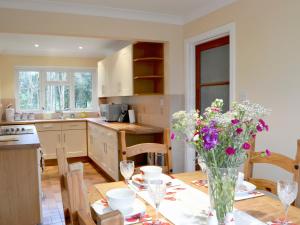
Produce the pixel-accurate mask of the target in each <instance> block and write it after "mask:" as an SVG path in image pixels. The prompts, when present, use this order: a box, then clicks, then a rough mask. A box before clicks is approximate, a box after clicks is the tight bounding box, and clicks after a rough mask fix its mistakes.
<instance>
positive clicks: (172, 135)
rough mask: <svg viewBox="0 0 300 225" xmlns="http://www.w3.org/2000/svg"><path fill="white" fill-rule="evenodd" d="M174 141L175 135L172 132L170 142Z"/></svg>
mask: <svg viewBox="0 0 300 225" xmlns="http://www.w3.org/2000/svg"><path fill="white" fill-rule="evenodd" d="M174 139H175V133H174V132H172V133H171V140H172V141H173V140H174Z"/></svg>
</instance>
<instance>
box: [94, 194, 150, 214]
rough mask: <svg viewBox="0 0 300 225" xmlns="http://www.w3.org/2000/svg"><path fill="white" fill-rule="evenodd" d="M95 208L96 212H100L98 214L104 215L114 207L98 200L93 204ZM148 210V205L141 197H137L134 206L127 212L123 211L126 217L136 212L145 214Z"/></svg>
mask: <svg viewBox="0 0 300 225" xmlns="http://www.w3.org/2000/svg"><path fill="white" fill-rule="evenodd" d="M92 207H93V209H94V210H95V212H96V213H97V214H98V215H102V214H104V213H108V212H111V211H112V209H111V208H110V207H106V206H104V205H103V204H102V203H101V201H100V200H99V201H96V202H95V203H94V204H93V205H92ZM145 212H146V207H145V204H144V203H143V202H142V201H141V200H139V199H137V198H136V199H135V200H134V203H133V206H132V208H131V209H129V210H128V212H126V213H122V214H123V216H124V217H125V218H130V217H131V216H133V215H136V214H139V213H141V214H143V213H145Z"/></svg>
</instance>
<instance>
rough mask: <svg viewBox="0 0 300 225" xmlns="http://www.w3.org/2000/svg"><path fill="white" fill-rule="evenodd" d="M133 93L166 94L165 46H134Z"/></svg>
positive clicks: (136, 44) (141, 43)
mask: <svg viewBox="0 0 300 225" xmlns="http://www.w3.org/2000/svg"><path fill="white" fill-rule="evenodd" d="M132 56H133V89H134V90H133V93H134V94H135V95H151V94H163V93H164V44H163V43H157V42H137V43H135V44H134V45H133V55H132Z"/></svg>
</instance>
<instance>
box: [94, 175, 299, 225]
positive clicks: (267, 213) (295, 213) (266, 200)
mask: <svg viewBox="0 0 300 225" xmlns="http://www.w3.org/2000/svg"><path fill="white" fill-rule="evenodd" d="M172 176H173V177H175V178H177V179H179V180H182V181H184V182H185V183H186V184H188V185H190V186H192V187H194V188H196V189H199V190H200V191H202V192H205V193H207V192H208V188H207V187H205V186H201V187H200V186H197V185H195V184H193V183H192V181H194V180H198V179H206V175H205V174H203V173H202V172H201V171H196V172H188V173H178V174H173V175H172ZM120 187H127V185H126V184H125V182H124V181H119V182H111V183H102V184H96V185H94V186H93V188H92V190H91V191H90V193H89V201H90V203H91V204H92V203H94V202H95V201H97V200H99V199H103V198H105V194H106V192H107V191H108V190H110V189H113V188H120ZM138 198H140V197H138ZM140 200H141V201H143V202H144V203H145V205H146V212H147V214H149V215H150V216H151V217H153V218H154V217H155V209H154V208H153V207H152V206H151V205H150V204H149V203H147V202H145V201H144V200H143V199H141V198H140ZM191 202H192V199H191ZM192 203H193V204H197V203H196V202H192ZM234 207H235V208H237V209H238V210H241V211H244V212H246V213H248V214H249V215H251V216H253V217H255V218H257V219H258V220H260V221H262V222H268V221H272V220H274V219H278V218H279V217H282V216H283V214H284V209H283V205H282V204H281V202H280V201H279V200H278V199H276V198H274V197H273V196H269V195H264V196H259V197H255V198H250V199H245V200H240V201H236V202H235V203H234ZM160 216H161V217H162V218H164V217H163V216H162V215H160ZM288 219H289V220H290V221H292V222H293V224H298V225H300V208H297V207H295V206H291V207H290V208H289V212H288ZM165 220H166V221H168V220H167V219H165ZM168 222H169V223H170V224H172V223H171V222H170V221H168Z"/></svg>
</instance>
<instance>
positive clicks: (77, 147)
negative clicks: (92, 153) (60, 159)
mask: <svg viewBox="0 0 300 225" xmlns="http://www.w3.org/2000/svg"><path fill="white" fill-rule="evenodd" d="M62 136H63V147H65V149H66V153H67V157H80V156H86V155H87V152H86V151H87V150H86V145H87V144H86V130H85V129H84V130H63V131H62Z"/></svg>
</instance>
